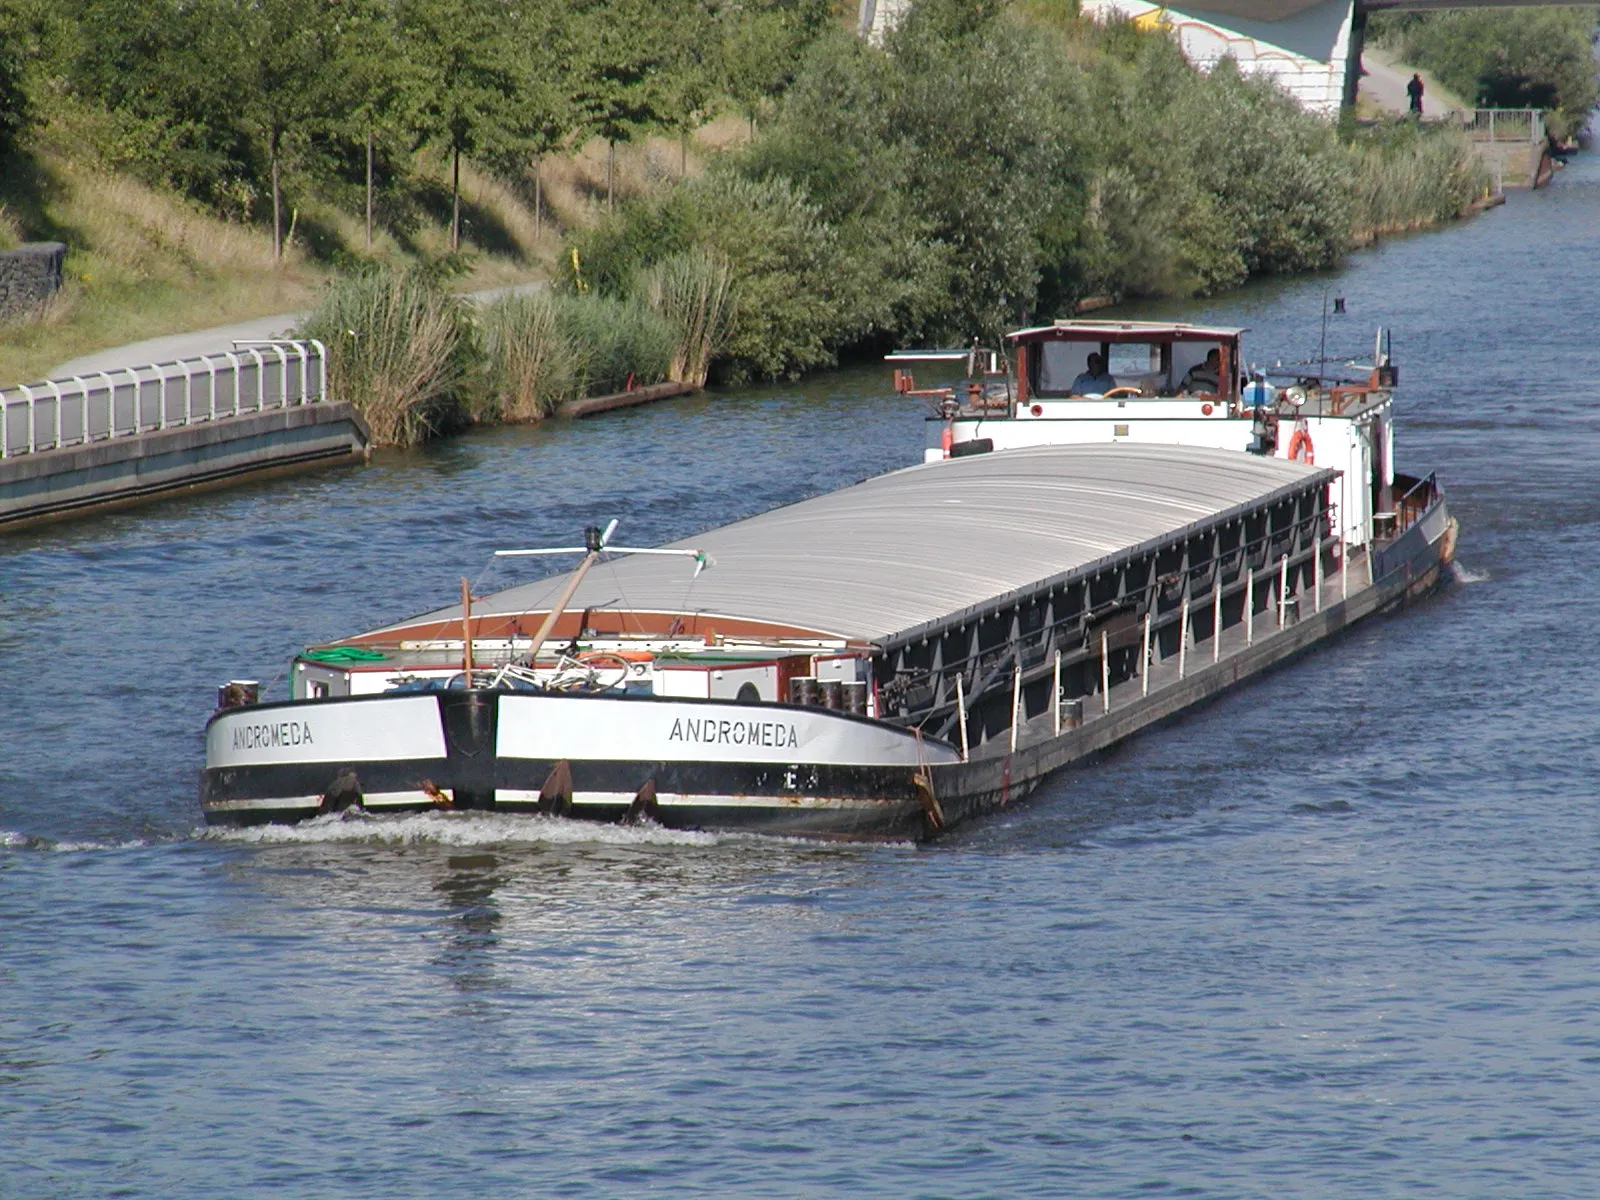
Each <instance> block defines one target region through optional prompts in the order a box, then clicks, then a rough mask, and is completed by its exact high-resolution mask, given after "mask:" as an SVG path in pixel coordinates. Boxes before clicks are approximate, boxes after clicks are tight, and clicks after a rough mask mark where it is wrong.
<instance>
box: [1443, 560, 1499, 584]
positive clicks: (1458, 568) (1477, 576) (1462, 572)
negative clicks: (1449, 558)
mask: <svg viewBox="0 0 1600 1200" xmlns="http://www.w3.org/2000/svg"><path fill="white" fill-rule="evenodd" d="M1450 579H1451V581H1452V582H1454V583H1488V582H1489V579H1490V575H1489V572H1488V571H1474V570H1473V569H1472V568H1471V567H1465V566H1462V565H1461V563H1459V562H1453V563H1451V564H1450Z"/></svg>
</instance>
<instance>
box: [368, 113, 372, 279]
mask: <svg viewBox="0 0 1600 1200" xmlns="http://www.w3.org/2000/svg"><path fill="white" fill-rule="evenodd" d="M367 249H368V250H371V249H372V126H370V125H369V126H367Z"/></svg>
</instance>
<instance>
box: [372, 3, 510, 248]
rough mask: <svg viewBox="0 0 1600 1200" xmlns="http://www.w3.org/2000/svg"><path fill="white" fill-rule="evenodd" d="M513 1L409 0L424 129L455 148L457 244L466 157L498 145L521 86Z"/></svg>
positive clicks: (405, 23)
mask: <svg viewBox="0 0 1600 1200" xmlns="http://www.w3.org/2000/svg"><path fill="white" fill-rule="evenodd" d="M509 12H510V8H509V6H507V5H505V4H502V3H499V2H498V0H404V2H403V5H402V7H401V9H400V17H401V27H402V29H403V30H404V32H405V36H406V46H405V51H404V52H405V53H407V54H408V55H410V57H411V61H412V62H413V63H414V64H415V65H416V67H417V69H418V72H419V79H418V82H419V84H420V96H421V104H420V106H419V117H420V129H419V131H420V132H421V133H422V134H423V135H424V136H425V137H426V138H428V139H430V140H434V141H438V142H440V143H442V144H443V145H444V146H445V147H446V148H447V149H448V150H449V152H450V248H451V249H452V250H459V249H460V248H461V156H462V155H463V154H472V153H475V152H477V151H480V150H493V149H494V148H495V146H496V145H497V144H498V143H499V142H500V140H501V139H502V137H503V133H502V131H503V130H504V129H505V128H506V127H507V126H508V125H509V124H510V123H511V121H512V119H513V112H514V109H515V105H516V98H517V89H518V63H517V53H516V47H515V45H514V42H513V40H512V39H510V38H509V37H508V36H507V32H508V29H507V24H506V17H507V14H508V13H509Z"/></svg>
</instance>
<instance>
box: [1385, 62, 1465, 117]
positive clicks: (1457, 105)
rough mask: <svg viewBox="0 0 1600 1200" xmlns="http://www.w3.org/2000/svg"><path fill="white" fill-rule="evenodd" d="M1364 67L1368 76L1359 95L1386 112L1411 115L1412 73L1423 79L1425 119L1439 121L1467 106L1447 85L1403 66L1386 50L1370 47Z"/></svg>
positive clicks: (1405, 65)
mask: <svg viewBox="0 0 1600 1200" xmlns="http://www.w3.org/2000/svg"><path fill="white" fill-rule="evenodd" d="M1361 65H1362V67H1363V68H1365V70H1366V74H1365V75H1363V76H1362V77H1361V89H1360V94H1361V97H1362V98H1363V99H1366V100H1370V101H1372V103H1374V104H1376V105H1377V106H1378V107H1379V108H1381V109H1383V110H1384V111H1385V112H1392V113H1406V112H1410V111H1411V97H1410V96H1409V95H1407V94H1406V84H1408V83H1410V82H1411V76H1412V74H1413V73H1415V74H1418V75H1421V76H1422V86H1423V93H1422V116H1423V118H1424V119H1425V120H1429V121H1432V120H1437V119H1438V118H1440V117H1443V116H1444V115H1445V114H1446V113H1449V112H1456V111H1458V110H1460V109H1463V108H1466V107H1467V105H1466V104H1465V103H1464V102H1463V101H1462V99H1461V97H1460V96H1457V95H1456V94H1455V93H1454V92H1452V91H1451V90H1450V89H1449V88H1447V87H1445V86H1444V84H1442V83H1440V82H1439V81H1438V80H1437V79H1435V78H1434V77H1433V76H1432V75H1430V74H1429V73H1428V72H1427V71H1423V70H1421V69H1419V68H1417V67H1413V66H1410V65H1408V64H1406V63H1403V62H1400V61H1399V60H1397V59H1396V58H1395V57H1394V56H1393V55H1392V54H1390V53H1389V52H1388V51H1386V50H1380V49H1377V48H1376V47H1374V46H1368V47H1366V48H1365V49H1364V50H1362V51H1361Z"/></svg>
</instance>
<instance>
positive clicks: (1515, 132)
mask: <svg viewBox="0 0 1600 1200" xmlns="http://www.w3.org/2000/svg"><path fill="white" fill-rule="evenodd" d="M1461 127H1462V128H1463V129H1465V130H1466V131H1467V134H1468V135H1469V136H1470V137H1471V138H1472V140H1473V141H1476V142H1543V141H1544V139H1545V131H1544V110H1543V109H1539V108H1474V109H1468V110H1465V111H1463V112H1462V114H1461Z"/></svg>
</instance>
